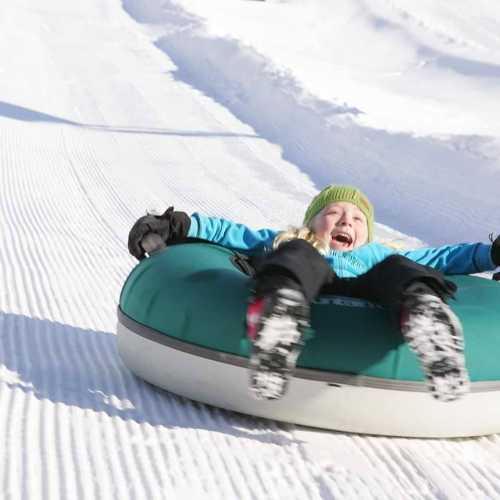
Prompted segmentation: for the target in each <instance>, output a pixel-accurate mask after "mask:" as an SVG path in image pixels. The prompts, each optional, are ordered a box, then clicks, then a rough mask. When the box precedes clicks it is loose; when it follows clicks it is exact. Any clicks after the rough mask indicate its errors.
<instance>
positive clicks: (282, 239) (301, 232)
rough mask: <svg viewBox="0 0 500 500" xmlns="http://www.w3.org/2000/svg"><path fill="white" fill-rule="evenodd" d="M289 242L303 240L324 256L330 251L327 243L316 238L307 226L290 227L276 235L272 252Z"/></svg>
mask: <svg viewBox="0 0 500 500" xmlns="http://www.w3.org/2000/svg"><path fill="white" fill-rule="evenodd" d="M290 240H305V241H307V242H308V243H310V244H311V245H312V246H313V247H314V248H315V249H316V250H317V251H318V252H319V253H320V254H322V255H326V254H328V253H329V251H330V245H329V243H328V242H326V241H325V240H322V239H320V238H318V237H317V236H316V234H315V233H314V231H313V230H312V229H311V228H310V227H309V226H302V227H290V228H288V229H287V230H286V231H282V232H281V233H278V234H277V235H276V237H275V238H274V241H273V250H276V249H277V248H278V247H279V246H280V245H281V244H283V243H286V242H287V241H290Z"/></svg>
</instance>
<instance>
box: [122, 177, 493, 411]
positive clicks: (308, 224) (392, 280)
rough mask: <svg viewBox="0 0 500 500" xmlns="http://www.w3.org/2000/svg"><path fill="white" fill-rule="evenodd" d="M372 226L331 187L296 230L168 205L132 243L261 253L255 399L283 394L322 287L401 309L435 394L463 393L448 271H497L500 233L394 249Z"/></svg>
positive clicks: (144, 220) (253, 316)
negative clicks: (157, 241) (188, 243)
mask: <svg viewBox="0 0 500 500" xmlns="http://www.w3.org/2000/svg"><path fill="white" fill-rule="evenodd" d="M373 225H374V211H373V207H372V205H371V203H370V201H369V200H368V198H367V197H366V196H365V195H364V194H363V193H362V192H361V191H360V190H358V189H356V188H353V187H350V186H338V185H331V186H327V187H326V188H325V189H323V190H322V191H321V192H320V193H319V194H318V195H317V196H316V197H314V198H313V200H312V201H311V203H310V205H309V207H308V208H307V210H306V213H305V216H304V223H303V227H301V228H298V229H291V230H289V231H285V232H277V231H274V230H270V229H261V230H252V229H250V228H248V227H246V226H244V225H242V224H236V223H234V222H231V221H227V220H224V219H219V218H214V217H206V216H202V215H200V214H197V213H195V214H193V215H192V216H191V217H189V216H188V215H187V214H186V213H184V212H176V211H174V210H173V207H170V208H169V209H168V210H167V211H166V212H165V213H164V214H163V215H161V216H156V215H146V216H144V217H141V218H140V219H139V220H138V221H137V222H136V223H135V225H134V226H133V228H132V230H131V231H130V235H129V251H130V253H131V254H132V255H134V256H135V257H136V258H138V259H142V258H144V256H145V252H144V249H143V248H142V246H141V241H142V239H143V238H144V236H145V235H146V234H148V233H151V232H153V233H157V234H159V235H160V236H161V238H162V240H163V241H164V242H165V243H166V244H169V243H173V242H178V241H182V240H183V239H186V238H199V239H203V240H208V241H210V242H213V243H218V244H221V245H223V246H225V247H228V248H231V249H233V250H237V251H240V252H245V253H247V254H248V255H251V256H253V257H254V258H255V259H254V263H255V293H254V295H253V298H252V300H251V302H250V304H249V306H248V310H247V333H248V336H249V338H250V339H251V341H252V353H251V356H250V362H249V369H250V388H251V391H252V393H253V394H254V395H255V396H256V397H257V398H264V399H278V398H280V397H281V396H283V394H284V393H285V392H286V390H287V387H288V384H289V380H290V377H291V376H292V373H293V370H294V368H295V363H296V360H297V358H298V356H299V354H300V352H301V349H302V346H303V337H304V333H305V331H306V330H307V329H308V328H309V325H310V320H309V310H310V304H311V302H312V301H313V300H314V298H315V297H316V296H317V295H318V294H319V293H320V291H321V290H323V291H326V292H328V293H335V294H337V295H347V296H351V297H358V298H363V299H366V300H370V301H373V302H377V303H379V304H382V305H384V306H386V307H388V308H391V309H392V310H395V311H397V312H398V313H400V317H401V332H402V335H403V337H404V339H405V340H406V341H407V342H408V344H409V347H410V348H411V349H412V350H413V351H414V352H415V354H416V355H417V357H418V358H419V360H420V363H421V366H422V369H423V372H424V374H425V376H426V379H427V381H428V385H429V388H430V390H431V392H432V394H433V396H434V397H435V398H437V399H439V400H442V401H451V400H454V399H457V398H459V397H460V396H461V395H463V394H464V393H466V392H467V391H468V388H469V380H468V376H467V371H466V368H465V360H464V346H463V336H462V326H461V324H460V321H459V320H458V318H457V317H456V315H455V314H454V313H453V311H452V310H451V309H450V307H449V306H448V305H447V304H446V300H447V299H449V298H452V297H453V295H454V292H455V291H456V287H455V285H454V283H452V282H451V281H448V280H446V279H445V278H444V274H470V273H477V272H482V271H487V270H493V269H495V267H497V266H499V265H500V237H498V238H497V239H496V240H495V241H494V242H493V243H492V244H491V245H490V244H482V243H475V244H459V245H448V246H443V247H439V248H425V249H418V250H411V251H405V252H396V251H395V250H392V249H390V248H388V247H386V246H384V245H381V244H379V243H375V242H373ZM490 239H491V238H490Z"/></svg>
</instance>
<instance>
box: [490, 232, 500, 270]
mask: <svg viewBox="0 0 500 500" xmlns="http://www.w3.org/2000/svg"><path fill="white" fill-rule="evenodd" d="M491 241H492V242H493V243H492V245H491V260H492V261H493V264H495V266H497V267H498V266H500V235H498V236H497V237H496V238H495V240H493V236H491Z"/></svg>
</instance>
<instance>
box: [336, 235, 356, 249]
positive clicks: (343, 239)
mask: <svg viewBox="0 0 500 500" xmlns="http://www.w3.org/2000/svg"><path fill="white" fill-rule="evenodd" d="M332 240H333V241H337V242H339V243H342V245H346V246H351V245H352V243H353V239H352V237H351V235H350V234H347V233H337V234H333V235H332Z"/></svg>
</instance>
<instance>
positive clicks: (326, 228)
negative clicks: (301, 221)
mask: <svg viewBox="0 0 500 500" xmlns="http://www.w3.org/2000/svg"><path fill="white" fill-rule="evenodd" d="M330 225H331V224H329V221H328V220H327V219H325V218H323V217H322V218H318V219H316V220H315V221H314V223H313V230H314V232H315V233H317V234H324V233H329V232H330Z"/></svg>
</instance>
